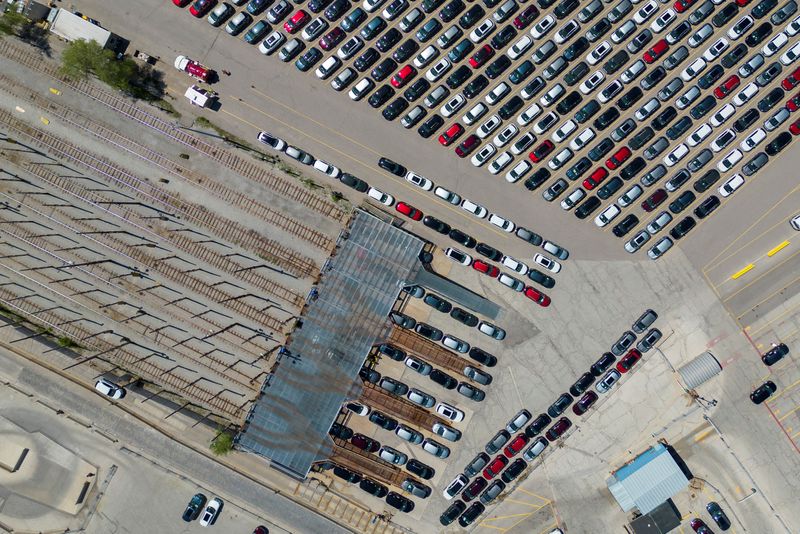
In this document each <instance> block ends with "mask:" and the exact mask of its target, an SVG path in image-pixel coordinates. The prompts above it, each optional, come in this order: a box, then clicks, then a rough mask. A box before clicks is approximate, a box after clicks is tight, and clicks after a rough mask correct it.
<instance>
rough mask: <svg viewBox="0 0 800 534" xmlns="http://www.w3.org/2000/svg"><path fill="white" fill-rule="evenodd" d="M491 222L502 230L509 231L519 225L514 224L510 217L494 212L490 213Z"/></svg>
mask: <svg viewBox="0 0 800 534" xmlns="http://www.w3.org/2000/svg"><path fill="white" fill-rule="evenodd" d="M489 222H490V223H491V224H493V225H495V226H497V227H498V228H500V229H501V230H502V231H504V232H509V233H511V232H513V231H514V229H516V227H517V225H516V224H514V222H513V221H510V220H508V219H506V218H504V217H501V216H500V215H497V214H496V213H492V214H491V215H489Z"/></svg>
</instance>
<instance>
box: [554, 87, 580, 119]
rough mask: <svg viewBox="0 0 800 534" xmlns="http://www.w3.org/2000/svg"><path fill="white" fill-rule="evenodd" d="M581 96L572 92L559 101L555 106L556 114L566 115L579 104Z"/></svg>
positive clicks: (576, 92)
mask: <svg viewBox="0 0 800 534" xmlns="http://www.w3.org/2000/svg"><path fill="white" fill-rule="evenodd" d="M582 100H583V96H581V94H580V93H579V92H578V91H572V92H571V93H569V94H568V95H567V96H565V97H564V98H562V99H561V101H560V102H559V103H558V104H557V105H556V113H558V114H559V115H566V114H567V113H569V112H570V111H572V110H573V109H575V107H576V106H577V105H578V104H580V103H581V101H582Z"/></svg>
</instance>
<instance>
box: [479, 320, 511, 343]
mask: <svg viewBox="0 0 800 534" xmlns="http://www.w3.org/2000/svg"><path fill="white" fill-rule="evenodd" d="M478 331H479V332H480V333H481V334H485V335H487V336H489V337H491V338H494V339H496V340H497V341H502V340H504V339H505V338H506V331H505V330H503V329H502V328H500V327H499V326H496V325H493V324H492V323H487V322H486V321H481V322H480V324H479V325H478Z"/></svg>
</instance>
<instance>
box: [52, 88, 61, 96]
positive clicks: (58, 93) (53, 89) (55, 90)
mask: <svg viewBox="0 0 800 534" xmlns="http://www.w3.org/2000/svg"><path fill="white" fill-rule="evenodd" d="M50 92H51V93H53V94H54V95H56V96H59V95H60V94H61V91H59V90H58V89H56V88H55V87H51V88H50Z"/></svg>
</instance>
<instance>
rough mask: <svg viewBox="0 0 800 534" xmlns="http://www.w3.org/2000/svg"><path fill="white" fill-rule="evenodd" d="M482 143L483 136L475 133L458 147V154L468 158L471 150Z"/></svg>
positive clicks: (460, 156)
mask: <svg viewBox="0 0 800 534" xmlns="http://www.w3.org/2000/svg"><path fill="white" fill-rule="evenodd" d="M480 144H481V138H480V137H478V136H477V135H475V134H472V135H470V136H469V137H467V138H466V139H464V140H463V141H461V144H460V145H458V146H457V147H456V154H457V155H458V157H459V158H466V157H467V156H468V155H469V154H470V152H472V151H473V150H475V149H476V148H477V147H478V145H480Z"/></svg>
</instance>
